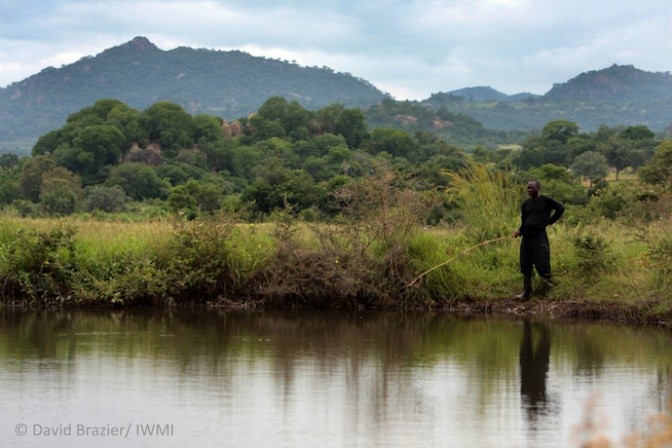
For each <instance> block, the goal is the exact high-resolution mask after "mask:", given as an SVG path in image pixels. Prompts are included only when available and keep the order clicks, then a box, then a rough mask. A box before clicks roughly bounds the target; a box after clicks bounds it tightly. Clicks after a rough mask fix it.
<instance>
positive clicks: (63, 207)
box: [40, 177, 79, 216]
mask: <svg viewBox="0 0 672 448" xmlns="http://www.w3.org/2000/svg"><path fill="white" fill-rule="evenodd" d="M78 196H79V195H78V192H77V191H73V188H72V185H71V184H70V183H69V182H68V181H67V180H65V179H61V178H58V177H55V178H51V179H46V180H45V181H44V185H43V191H42V193H41V194H40V206H41V207H42V210H43V211H44V212H45V213H47V214H48V215H57V216H66V215H70V214H72V213H73V212H74V211H75V209H76V208H77V202H78Z"/></svg>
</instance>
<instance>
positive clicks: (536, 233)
mask: <svg viewBox="0 0 672 448" xmlns="http://www.w3.org/2000/svg"><path fill="white" fill-rule="evenodd" d="M540 189H541V184H540V183H539V181H538V180H531V181H529V182H528V183H527V193H528V194H529V195H530V197H529V198H528V199H526V200H525V201H524V202H523V204H522V206H521V224H520V228H519V229H518V230H516V231H515V232H513V237H514V238H517V237H519V236H522V237H523V239H522V241H521V243H520V272H521V273H522V274H523V280H524V283H523V285H524V288H523V292H522V293H520V294H518V295H517V296H516V298H517V299H521V300H529V299H530V297H531V296H532V273H533V271H532V269H533V267H534V268H536V270H537V273H538V274H539V276H540V277H541V279H542V281H543V291H544V294H545V293H546V292H548V290H549V288H550V286H551V252H550V247H549V244H548V235H546V226H550V225H551V224H553V223H555V222H556V221H557V220H558V219H560V217H561V216H562V214H563V213H564V212H565V207H563V205H562V204H561V203H559V202H558V201H556V200H555V199H553V198H550V197H548V196H542V195H541V194H539V190H540Z"/></svg>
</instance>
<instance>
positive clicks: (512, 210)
mask: <svg viewBox="0 0 672 448" xmlns="http://www.w3.org/2000/svg"><path fill="white" fill-rule="evenodd" d="M448 176H449V178H450V186H449V187H448V188H447V189H446V194H447V195H448V198H449V200H450V201H451V202H452V203H454V204H456V205H457V207H458V209H459V211H460V212H459V213H460V218H461V220H462V223H463V225H465V226H466V231H467V232H468V233H469V234H471V235H474V236H475V237H476V240H477V241H484V240H489V239H492V238H497V237H500V236H503V235H506V234H510V233H511V232H512V231H513V230H514V229H516V228H518V225H519V223H517V219H519V217H520V212H519V210H520V201H521V198H522V196H521V193H520V190H519V189H518V188H516V187H515V186H514V185H512V183H511V181H510V179H509V177H508V175H507V174H506V173H504V172H502V171H497V170H492V169H490V168H488V166H487V165H484V164H480V163H476V162H470V163H469V164H467V165H466V167H464V168H463V169H461V170H460V171H456V172H455V171H453V172H448Z"/></svg>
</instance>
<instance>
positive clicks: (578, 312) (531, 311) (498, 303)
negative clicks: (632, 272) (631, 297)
mask: <svg viewBox="0 0 672 448" xmlns="http://www.w3.org/2000/svg"><path fill="white" fill-rule="evenodd" d="M658 306H659V304H658V303H657V302H653V301H651V302H644V301H642V302H641V303H637V304H622V303H614V302H596V301H591V300H587V299H571V300H569V299H565V300H559V299H542V298H533V299H531V300H529V301H526V302H522V301H520V300H517V299H508V298H502V299H478V298H469V299H464V300H459V301H455V302H453V303H451V304H450V305H449V306H446V307H443V308H442V309H443V310H445V311H448V312H454V313H459V314H464V315H479V314H480V315H502V316H510V317H529V318H539V319H552V320H581V321H592V322H598V321H604V322H611V323H619V324H624V325H652V326H658V327H665V328H672V312H670V311H665V312H656V311H655V310H656V308H658Z"/></svg>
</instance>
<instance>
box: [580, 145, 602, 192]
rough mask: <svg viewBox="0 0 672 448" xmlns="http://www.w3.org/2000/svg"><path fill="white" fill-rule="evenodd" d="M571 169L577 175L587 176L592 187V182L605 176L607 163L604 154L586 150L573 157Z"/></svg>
mask: <svg viewBox="0 0 672 448" xmlns="http://www.w3.org/2000/svg"><path fill="white" fill-rule="evenodd" d="M572 171H574V173H575V174H576V175H577V176H581V177H586V178H588V179H589V180H590V186H591V187H592V186H593V183H595V182H597V181H600V180H603V179H604V178H605V177H607V172H608V171H609V164H608V163H607V158H606V157H605V156H604V155H602V154H600V153H598V152H594V151H587V152H584V153H583V154H581V155H580V156H578V157H577V158H576V159H574V162H573V163H572Z"/></svg>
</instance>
